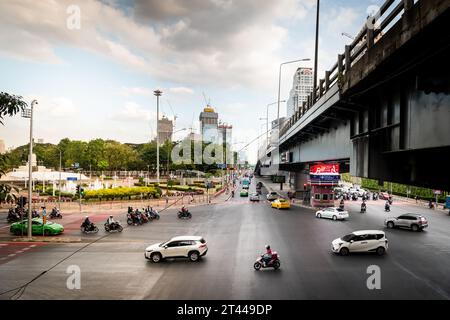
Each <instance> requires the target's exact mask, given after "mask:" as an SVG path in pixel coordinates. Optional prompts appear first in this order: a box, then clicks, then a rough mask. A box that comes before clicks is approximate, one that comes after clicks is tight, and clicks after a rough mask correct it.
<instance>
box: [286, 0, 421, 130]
mask: <svg viewBox="0 0 450 320" xmlns="http://www.w3.org/2000/svg"><path fill="white" fill-rule="evenodd" d="M420 1H423V0H416V2H420ZM396 3H397V1H396V0H386V1H385V2H384V3H383V5H382V6H381V7H380V9H379V11H378V12H377V14H375V15H374V16H372V17H369V18H368V19H367V21H366V23H364V25H363V27H362V28H361V31H359V33H358V35H357V36H356V37H355V39H354V40H353V42H352V43H351V44H350V45H346V46H345V50H344V53H343V54H338V59H337V62H336V63H335V64H334V65H333V66H332V67H331V69H330V70H328V71H326V72H325V77H324V78H323V79H320V80H319V85H318V86H316V87H315V88H314V90H313V91H312V92H311V93H310V94H309V95H308V98H307V101H305V102H303V104H302V106H300V107H299V108H298V109H297V110H296V112H295V113H294V114H293V115H292V116H291V117H290V118H289V119H287V120H286V121H285V122H284V123H283V125H282V127H281V129H280V134H279V136H280V137H281V136H283V135H284V134H285V133H286V132H287V131H288V130H289V128H291V127H292V126H293V125H294V124H295V123H296V122H297V121H298V120H300V118H301V117H302V116H303V115H304V114H305V113H306V112H307V111H308V110H309V109H311V107H312V106H313V105H314V104H315V103H316V102H317V101H318V100H319V99H320V98H322V97H323V96H324V95H325V94H326V93H327V92H328V90H329V89H330V88H331V87H332V86H333V85H335V84H336V83H339V82H340V81H341V79H342V76H343V75H344V74H345V73H346V72H347V71H348V70H350V69H351V66H352V65H353V64H354V63H355V62H356V61H358V60H359V59H360V58H361V57H362V56H363V55H364V54H365V53H366V51H367V50H368V49H369V48H371V47H372V46H373V45H374V44H375V42H376V41H377V39H378V38H379V37H381V36H382V35H383V31H386V29H389V26H390V23H391V22H392V21H394V20H395V19H396V18H397V17H399V16H400V15H401V14H403V12H406V11H408V10H410V9H411V8H412V7H413V6H414V0H402V1H400V2H399V3H397V4H396ZM394 5H395V6H394ZM368 25H369V26H370V27H368ZM375 27H376V28H375ZM315 85H316V84H315Z"/></svg>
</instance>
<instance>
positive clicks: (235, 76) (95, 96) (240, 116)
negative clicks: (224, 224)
mask: <svg viewBox="0 0 450 320" xmlns="http://www.w3.org/2000/svg"><path fill="white" fill-rule="evenodd" d="M382 2H383V0H322V1H321V5H320V13H321V17H320V24H321V25H320V36H319V46H320V47H319V78H322V77H323V74H324V71H325V70H326V69H327V68H329V67H330V66H332V65H333V64H334V62H335V61H336V58H337V54H338V53H342V52H343V48H344V45H345V44H348V43H350V42H351V39H349V38H347V37H345V36H342V34H341V33H342V32H345V33H348V34H350V35H356V33H357V32H358V31H359V29H360V28H361V27H362V25H363V23H364V21H365V18H366V16H367V11H368V9H369V10H370V8H371V6H373V5H380V4H381V3H382ZM315 5H316V0H134V1H132V0H129V1H126V0H103V1H94V0H86V1H83V0H67V1H66V0H39V1H34V0H1V1H0V70H1V76H0V90H1V91H6V92H8V93H12V94H18V95H22V96H23V97H25V99H26V101H31V100H32V99H34V98H35V99H38V101H39V105H38V106H37V107H36V122H35V137H36V138H42V139H44V141H45V142H52V143H55V142H58V141H59V140H60V139H62V138H64V137H68V138H70V139H82V140H89V139H92V138H97V137H99V138H109V139H115V140H118V141H121V142H133V143H142V142H146V141H148V140H150V139H151V138H153V137H154V135H155V128H156V101H155V97H154V96H153V95H152V91H153V90H154V89H156V88H160V89H162V91H163V92H164V94H163V96H162V98H161V109H162V113H163V114H165V115H166V116H168V117H169V118H173V117H174V115H177V117H178V118H177V121H176V129H175V130H178V129H182V128H191V127H192V128H194V130H195V129H196V130H198V116H199V113H200V111H201V109H202V108H203V107H204V105H205V102H204V98H203V93H204V94H205V95H206V96H207V99H209V100H210V102H211V105H212V106H213V107H214V108H215V109H216V111H217V112H218V113H219V118H220V119H221V120H222V121H223V122H227V123H230V124H232V125H233V126H234V130H233V140H235V142H236V143H237V144H236V145H235V148H236V149H238V148H239V147H242V146H244V144H238V143H241V142H248V141H250V140H252V139H253V138H255V137H256V136H258V135H259V134H261V133H263V129H264V125H265V122H264V121H261V120H259V118H261V117H265V110H266V105H267V104H269V103H271V102H274V101H276V99H277V85H278V68H279V64H280V63H281V62H283V61H287V60H294V59H299V58H311V59H312V58H313V54H314V28H315V10H316V6H315ZM73 6H75V7H73ZM78 9H79V13H80V18H81V20H80V22H81V23H80V28H77V25H76V23H75V22H74V21H76V20H74V17H76V13H77V10H78ZM74 13H75V15H74ZM74 23H75V24H74ZM312 65H313V62H312V61H311V62H303V63H302V64H294V65H290V66H287V67H286V68H284V69H283V77H282V91H281V92H282V96H281V98H282V99H287V97H288V92H289V90H290V87H291V85H292V77H293V73H294V71H295V69H296V68H297V67H298V66H309V67H311V66H312ZM285 110H286V106H285V105H284V104H283V105H282V109H281V114H282V115H283V114H285V112H286V111H285ZM275 116H276V109H275V107H272V109H271V113H270V116H269V117H270V118H271V119H273V118H274V117H275ZM27 130H28V123H27V121H25V119H22V118H20V117H15V118H13V119H8V120H7V122H6V126H4V127H0V139H4V140H5V143H6V146H7V147H15V146H19V145H22V144H25V143H26V141H27V139H28V138H27V134H28V133H27V132H28V131H27ZM185 134H186V131H184V132H183V131H182V132H179V133H178V134H176V138H182V137H183V136H184V135H185ZM257 147H258V141H256V142H255V143H253V144H252V145H251V146H249V147H248V148H247V154H248V157H249V160H251V161H255V159H256V149H257Z"/></svg>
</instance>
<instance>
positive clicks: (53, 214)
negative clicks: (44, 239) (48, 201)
mask: <svg viewBox="0 0 450 320" xmlns="http://www.w3.org/2000/svg"><path fill="white" fill-rule="evenodd" d="M49 218H50V219H62V214H61V212H59V209H56V208H53V209H52V212H50V215H49Z"/></svg>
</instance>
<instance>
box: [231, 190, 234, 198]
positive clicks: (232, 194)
mask: <svg viewBox="0 0 450 320" xmlns="http://www.w3.org/2000/svg"><path fill="white" fill-rule="evenodd" d="M231 196H232V197H233V198H234V190H231Z"/></svg>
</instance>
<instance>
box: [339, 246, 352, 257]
mask: <svg viewBox="0 0 450 320" xmlns="http://www.w3.org/2000/svg"><path fill="white" fill-rule="evenodd" d="M349 252H350V251H349V250H348V248H345V247H344V248H341V250H340V251H339V253H340V254H341V256H347V255H348V254H349Z"/></svg>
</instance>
